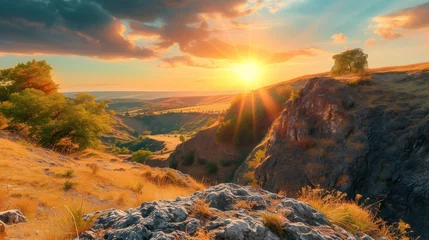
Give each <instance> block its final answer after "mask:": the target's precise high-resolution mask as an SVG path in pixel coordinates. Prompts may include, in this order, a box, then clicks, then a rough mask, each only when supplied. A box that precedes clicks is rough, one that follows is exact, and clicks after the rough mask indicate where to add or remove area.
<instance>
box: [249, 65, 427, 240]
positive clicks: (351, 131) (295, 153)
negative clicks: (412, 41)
mask: <svg viewBox="0 0 429 240" xmlns="http://www.w3.org/2000/svg"><path fill="white" fill-rule="evenodd" d="M428 97H429V71H427V70H426V71H414V72H392V73H375V74H373V76H372V79H370V80H369V81H367V82H366V84H364V85H359V84H350V83H347V81H341V80H339V79H332V78H327V77H318V78H313V79H310V80H309V82H308V83H307V85H306V86H305V87H304V88H303V89H302V90H301V91H300V92H299V96H298V97H297V98H296V99H293V100H289V101H288V102H287V103H286V106H285V110H284V111H283V112H282V114H281V116H279V118H278V119H277V120H276V122H275V123H274V124H273V126H272V130H271V132H270V136H269V140H268V141H267V144H266V149H267V151H266V155H265V158H264V159H263V160H262V163H261V164H260V165H259V166H258V167H257V169H256V173H255V177H256V179H258V181H259V183H260V184H261V186H262V187H263V188H264V189H267V190H270V191H274V192H278V191H280V190H285V191H286V192H287V193H288V194H290V195H291V196H293V195H294V194H296V193H297V192H298V190H299V189H300V188H301V187H304V186H308V185H309V186H317V185H320V186H321V187H322V188H325V189H332V188H334V189H339V190H341V191H343V192H346V193H347V194H348V195H349V196H350V197H351V198H353V197H354V196H355V195H356V194H362V195H363V196H364V198H363V199H366V198H367V197H368V198H370V199H371V200H372V201H374V202H380V203H381V206H380V207H381V208H380V216H381V217H383V218H384V219H386V220H390V221H392V222H396V221H398V220H399V219H403V220H405V221H406V222H408V223H410V224H411V226H412V228H413V230H414V232H415V233H417V234H419V235H421V237H422V238H423V239H427V238H429V232H428V231H427V229H429V221H428V216H429V208H428V207H427V206H428V204H429V194H428V193H429V184H428V183H429V104H428V102H427V100H428ZM285 173H286V174H285Z"/></svg>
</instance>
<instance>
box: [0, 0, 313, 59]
mask: <svg viewBox="0 0 429 240" xmlns="http://www.w3.org/2000/svg"><path fill="white" fill-rule="evenodd" d="M295 1H302V0H286V1H273V0H216V1H209V0H206V1H202V0H144V1H143V0H121V1H118V0H85V1H83V0H20V1H17V0H1V1H0V52H4V53H13V54H56V55H80V56H88V57H92V58H99V59H150V58H155V57H159V56H161V55H162V54H163V53H164V51H165V50H166V49H168V48H170V47H172V46H174V45H177V46H178V47H179V49H180V50H181V51H182V52H183V53H184V54H187V55H189V56H190V57H200V58H209V59H240V58H239V57H238V56H239V55H241V54H244V53H247V52H249V50H252V52H254V53H255V56H257V57H263V58H264V59H267V60H268V62H282V61H288V60H289V59H290V58H293V57H296V56H301V55H304V56H310V55H312V54H315V52H316V51H305V50H298V51H293V52H270V51H266V50H262V49H251V48H250V47H249V46H235V45H231V44H229V43H227V42H224V41H223V40H220V39H217V38H216V34H218V33H219V32H220V30H218V29H216V28H215V27H214V26H215V24H214V23H216V22H223V23H225V22H226V23H228V24H230V26H232V28H233V29H245V28H247V27H248V24H246V23H245V22H238V21H237V19H238V18H240V17H243V16H248V15H250V14H253V13H255V12H257V11H259V10H260V9H262V8H264V7H266V8H272V7H281V6H282V5H284V4H289V3H290V2H295ZM138 39H150V40H151V41H150V42H152V43H147V42H148V41H137V40H138ZM141 42H145V43H144V44H142V43H141ZM237 51H238V52H237ZM164 60H166V61H164V62H165V63H168V62H170V63H175V64H177V63H179V62H182V63H185V64H186V65H189V64H191V65H192V62H190V59H189V57H182V58H176V59H164ZM179 60H180V61H179ZM191 60H192V58H191ZM193 65H194V66H200V65H199V64H195V63H194V64H193ZM200 67H206V66H205V65H201V66H200Z"/></svg>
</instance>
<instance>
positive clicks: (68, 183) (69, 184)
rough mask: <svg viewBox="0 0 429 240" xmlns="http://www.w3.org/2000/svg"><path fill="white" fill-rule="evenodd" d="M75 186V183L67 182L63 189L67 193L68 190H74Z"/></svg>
mask: <svg viewBox="0 0 429 240" xmlns="http://www.w3.org/2000/svg"><path fill="white" fill-rule="evenodd" d="M74 185H75V183H74V182H72V181H69V180H66V181H65V182H64V184H63V189H64V191H66V192H67V191H68V190H70V189H72V188H73V186H74Z"/></svg>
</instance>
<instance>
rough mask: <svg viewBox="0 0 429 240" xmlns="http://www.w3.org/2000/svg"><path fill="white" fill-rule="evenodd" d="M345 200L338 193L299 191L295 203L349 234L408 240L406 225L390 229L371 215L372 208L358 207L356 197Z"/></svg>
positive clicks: (311, 190)
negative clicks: (315, 212)
mask: <svg viewBox="0 0 429 240" xmlns="http://www.w3.org/2000/svg"><path fill="white" fill-rule="evenodd" d="M346 197H347V195H346V194H344V193H341V192H332V191H326V190H323V189H320V188H316V189H311V188H309V187H307V188H303V189H302V190H301V194H300V197H299V198H298V199H299V200H300V201H303V202H306V203H308V204H310V205H311V206H312V207H314V208H315V209H317V210H319V211H320V212H322V213H323V214H324V215H325V216H326V217H327V218H328V219H329V221H330V222H331V223H333V224H336V225H338V226H340V227H342V228H344V229H345V230H347V231H349V232H351V233H353V234H355V233H358V232H361V233H366V234H368V235H370V236H372V237H386V238H387V239H389V240H394V239H402V240H407V239H410V238H409V236H408V235H409V232H410V229H409V225H406V224H405V223H403V222H402V223H400V224H398V226H397V227H395V226H390V225H388V224H387V223H386V222H385V221H383V220H382V219H380V218H377V217H376V216H375V215H374V213H373V211H371V210H372V209H370V207H373V206H370V207H365V206H363V204H359V201H360V200H361V197H362V196H361V195H357V197H356V199H355V201H351V200H347V199H346ZM401 227H402V228H401Z"/></svg>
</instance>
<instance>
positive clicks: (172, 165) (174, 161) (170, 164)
mask: <svg viewBox="0 0 429 240" xmlns="http://www.w3.org/2000/svg"><path fill="white" fill-rule="evenodd" d="M178 166H179V163H178V162H177V161H176V160H174V159H172V160H170V162H169V163H168V167H169V168H172V169H177V167H178Z"/></svg>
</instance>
